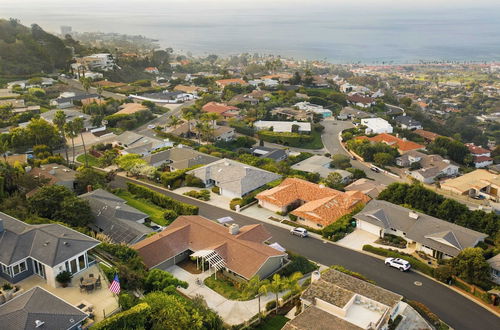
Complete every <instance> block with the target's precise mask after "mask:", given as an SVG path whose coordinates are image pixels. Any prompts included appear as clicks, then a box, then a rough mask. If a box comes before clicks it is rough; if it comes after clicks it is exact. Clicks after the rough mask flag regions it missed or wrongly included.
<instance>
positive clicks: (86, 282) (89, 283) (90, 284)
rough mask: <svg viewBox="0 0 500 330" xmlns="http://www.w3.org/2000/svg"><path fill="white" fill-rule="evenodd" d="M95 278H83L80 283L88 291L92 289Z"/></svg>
mask: <svg viewBox="0 0 500 330" xmlns="http://www.w3.org/2000/svg"><path fill="white" fill-rule="evenodd" d="M96 282H97V279H96V278H95V277H89V278H85V279H84V280H83V282H82V285H83V286H84V287H85V290H86V291H87V293H90V292H92V291H93V290H94V288H95V284H96Z"/></svg>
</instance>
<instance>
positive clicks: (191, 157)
mask: <svg viewBox="0 0 500 330" xmlns="http://www.w3.org/2000/svg"><path fill="white" fill-rule="evenodd" d="M143 158H144V160H145V161H147V162H148V163H149V165H151V166H154V167H160V166H161V165H163V164H168V167H169V169H170V171H176V170H183V169H186V168H190V167H193V166H196V165H207V164H210V163H213V162H215V161H217V160H219V159H220V158H218V157H214V156H210V155H207V154H205V153H202V152H199V151H196V150H193V149H191V148H187V147H184V146H182V147H176V148H171V149H167V150H164V151H160V152H157V153H154V154H150V155H148V156H145V157H143Z"/></svg>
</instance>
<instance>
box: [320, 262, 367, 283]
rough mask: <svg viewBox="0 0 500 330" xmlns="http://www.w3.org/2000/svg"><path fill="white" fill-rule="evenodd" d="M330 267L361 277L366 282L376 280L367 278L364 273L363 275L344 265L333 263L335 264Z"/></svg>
mask: <svg viewBox="0 0 500 330" xmlns="http://www.w3.org/2000/svg"><path fill="white" fill-rule="evenodd" d="M330 269H335V270H337V271H339V272H342V273H344V274H347V275H350V276H352V277H356V278H359V279H360V280H363V281H365V282H368V283H371V284H375V281H372V280H370V279H368V278H366V277H365V276H364V275H361V274H360V273H356V272H353V271H352V270H349V269H347V268H345V267H344V266H340V265H333V266H330Z"/></svg>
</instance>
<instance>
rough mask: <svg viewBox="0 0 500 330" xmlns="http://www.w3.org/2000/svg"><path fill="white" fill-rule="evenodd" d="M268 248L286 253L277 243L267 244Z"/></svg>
mask: <svg viewBox="0 0 500 330" xmlns="http://www.w3.org/2000/svg"><path fill="white" fill-rule="evenodd" d="M269 246H270V247H272V248H273V249H276V250H278V251H281V252H285V251H286V249H285V248H284V247H282V246H281V245H280V244H278V243H273V244H269Z"/></svg>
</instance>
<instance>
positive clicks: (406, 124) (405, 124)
mask: <svg viewBox="0 0 500 330" xmlns="http://www.w3.org/2000/svg"><path fill="white" fill-rule="evenodd" d="M394 121H395V122H396V123H397V124H398V126H399V127H401V128H402V129H407V130H415V129H422V124H421V123H420V122H419V121H418V120H415V119H413V118H411V117H410V116H406V115H402V116H397V117H396V118H394Z"/></svg>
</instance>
